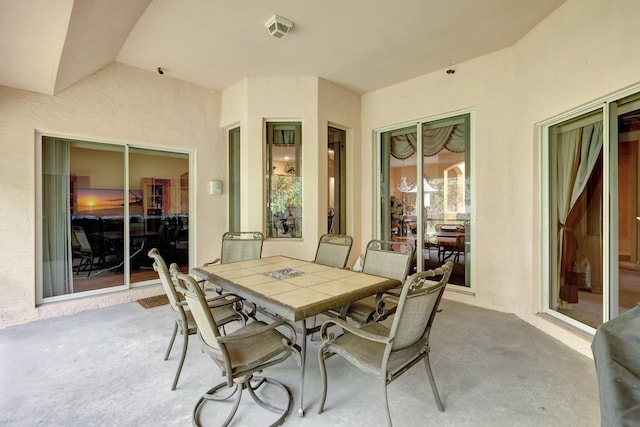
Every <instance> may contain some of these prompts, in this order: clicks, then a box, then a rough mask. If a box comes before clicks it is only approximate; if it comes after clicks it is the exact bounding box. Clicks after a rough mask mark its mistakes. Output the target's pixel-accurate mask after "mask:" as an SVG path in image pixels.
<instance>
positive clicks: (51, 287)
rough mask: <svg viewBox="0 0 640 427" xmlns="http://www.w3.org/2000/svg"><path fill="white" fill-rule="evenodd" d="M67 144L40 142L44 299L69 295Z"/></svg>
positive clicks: (57, 140) (62, 141)
mask: <svg viewBox="0 0 640 427" xmlns="http://www.w3.org/2000/svg"><path fill="white" fill-rule="evenodd" d="M70 211H71V209H70V204H69V142H68V141H66V140H60V139H55V138H47V137H43V138H42V256H43V263H42V276H43V277H42V279H43V281H42V283H43V296H44V297H45V298H47V297H53V296H58V295H64V294H68V293H71V292H72V291H73V290H72V284H71V280H70V274H71V272H70V268H71V259H70V252H71V251H70V248H69V242H68V239H67V236H68V235H69V218H70Z"/></svg>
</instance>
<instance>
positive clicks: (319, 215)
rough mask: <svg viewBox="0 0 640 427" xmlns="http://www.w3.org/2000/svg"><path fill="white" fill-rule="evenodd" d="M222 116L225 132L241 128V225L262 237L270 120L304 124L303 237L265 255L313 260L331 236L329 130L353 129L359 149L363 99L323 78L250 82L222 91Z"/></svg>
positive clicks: (279, 242) (275, 245) (270, 244)
mask: <svg viewBox="0 0 640 427" xmlns="http://www.w3.org/2000/svg"><path fill="white" fill-rule="evenodd" d="M221 117H222V119H221V126H223V127H229V126H230V125H231V124H233V123H240V124H241V135H240V140H241V153H240V158H241V174H242V175H241V184H240V185H241V199H242V208H241V224H242V226H243V228H244V229H246V230H260V231H263V232H265V218H264V208H263V207H264V206H265V200H264V197H265V187H264V184H265V182H264V162H265V157H264V156H265V145H264V126H265V120H275V121H288V120H292V121H300V122H302V163H301V165H302V205H303V208H302V222H303V235H302V238H301V239H288V238H287V239H267V240H266V241H265V243H264V246H263V255H265V256H268V255H271V254H282V255H290V256H297V257H301V258H306V259H312V258H313V256H314V254H315V251H316V248H317V245H318V238H319V237H320V235H321V234H323V233H325V232H326V231H325V228H326V216H325V215H324V212H326V211H327V206H326V205H327V202H326V200H327V185H326V184H325V183H326V182H327V180H328V178H327V126H328V125H329V124H334V125H340V126H342V127H343V128H345V129H350V131H349V135H350V136H348V138H351V139H350V140H351V142H352V144H351V145H352V147H353V146H355V145H357V144H358V143H359V128H360V97H359V96H358V95H356V94H354V93H352V92H350V91H348V90H346V89H343V88H341V87H339V86H336V85H334V84H332V83H330V82H327V81H325V80H323V79H319V78H318V77H272V78H246V79H244V80H243V81H241V82H239V83H237V84H236V85H234V86H232V87H230V88H228V89H226V90H224V91H223V93H222V113H221ZM351 150H353V148H351ZM348 157H349V156H348ZM350 157H351V161H349V159H348V160H347V162H348V163H349V165H352V164H358V163H359V158H358V157H357V156H356V155H355V154H353V152H352V155H351V156H350ZM347 170H348V171H350V172H349V175H350V178H351V180H352V181H353V182H357V181H358V178H356V177H355V176H354V175H353V173H354V171H355V170H357V169H356V168H355V167H354V168H350V167H348V168H347ZM348 180H349V177H348ZM353 191H354V190H353V189H352V190H351V192H352V193H351V194H353ZM353 208H354V210H353V212H359V206H353ZM353 212H351V213H350V215H351V217H350V218H351V226H352V227H354V228H355V225H354V224H357V222H358V221H357V219H356V218H358V216H356V214H354V213H353Z"/></svg>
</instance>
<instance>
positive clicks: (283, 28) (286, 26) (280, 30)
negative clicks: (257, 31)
mask: <svg viewBox="0 0 640 427" xmlns="http://www.w3.org/2000/svg"><path fill="white" fill-rule="evenodd" d="M264 26H265V27H267V31H269V34H271V35H272V36H273V37H276V38H279V39H281V38H282V37H284V36H286V35H287V33H288V32H289V30H290V29H291V27H293V22H291V21H289V20H288V19H285V18H283V17H282V16H278V15H273V16H272V17H271V18H269V20H268V21H267V22H266V23H265V24H264Z"/></svg>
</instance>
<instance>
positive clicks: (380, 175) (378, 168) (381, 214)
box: [373, 108, 476, 295]
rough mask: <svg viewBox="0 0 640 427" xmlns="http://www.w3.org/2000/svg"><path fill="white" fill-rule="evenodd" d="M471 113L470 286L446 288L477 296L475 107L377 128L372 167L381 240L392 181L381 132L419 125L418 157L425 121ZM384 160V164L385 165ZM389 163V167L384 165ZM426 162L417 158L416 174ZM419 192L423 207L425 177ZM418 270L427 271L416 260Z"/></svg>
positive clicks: (420, 243)
mask: <svg viewBox="0 0 640 427" xmlns="http://www.w3.org/2000/svg"><path fill="white" fill-rule="evenodd" d="M464 115H468V116H469V120H468V126H469V129H467V130H468V132H469V145H468V150H465V163H466V165H465V168H466V169H468V177H469V180H470V183H469V188H470V195H467V196H466V197H467V199H468V200H466V202H467V203H469V218H468V221H469V225H470V227H469V228H470V231H467V236H466V238H465V249H464V251H465V254H464V256H465V275H467V277H468V284H469V286H468V287H467V286H460V285H456V284H448V285H447V289H449V290H455V291H459V292H462V293H466V294H471V295H475V292H476V285H475V280H474V278H475V264H474V262H473V259H472V251H471V250H472V248H473V242H475V229H476V227H475V224H476V208H475V206H476V202H475V201H476V178H475V172H476V168H475V141H476V133H475V127H476V126H475V120H476V118H475V109H473V108H469V109H464V110H458V111H453V112H450V113H444V114H439V115H434V116H430V117H426V118H422V119H420V120H412V121H408V122H403V123H399V124H395V125H392V126H386V127H383V128H377V129H374V138H373V140H374V144H375V147H374V156H375V159H374V170H373V174H374V176H373V182H374V183H375V189H374V191H375V198H374V203H375V206H374V210H373V211H374V234H375V236H376V237H375V238H377V239H380V238H382V236H383V234H384V230H383V222H382V218H385V217H386V214H387V213H388V212H389V211H388V208H385V206H383V205H382V203H381V200H383V192H384V191H388V190H389V189H388V188H385V187H383V183H385V182H387V181H388V180H389V170H388V169H389V168H388V166H389V165H388V159H385V160H383V157H382V154H383V147H382V135H383V134H384V133H385V132H389V131H394V130H399V129H402V128H407V127H410V126H415V127H416V154H417V157H418V159H422V158H423V151H422V132H420V131H419V130H422V125H423V124H428V123H430V122H435V121H438V120H443V119H451V118H455V117H458V116H464ZM383 163H385V164H383ZM385 166H386V169H384V167H385ZM423 167H424V162H423V161H418V162H416V176H418V177H419V176H424V171H423ZM416 184H417V194H416V206H424V192H423V184H424V180H423V179H417V180H416ZM422 212H423V210H422V209H420V210H416V214H418V213H419V218H417V220H416V227H417V240H416V247H420V248H421V247H424V221H423V220H422V215H423V214H422ZM417 269H418V271H422V270H424V266H423V263H417Z"/></svg>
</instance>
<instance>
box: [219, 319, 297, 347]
mask: <svg viewBox="0 0 640 427" xmlns="http://www.w3.org/2000/svg"><path fill="white" fill-rule="evenodd" d="M280 326H284V327H285V328H286V329H288V330H289V332H290V335H289V337H288V339H289V341H290V343H291V344H295V343H296V340H297V337H298V335H297V333H296V330H295V328H294V327H293V326H292V325H291V324H290V323H288V322H285V321H284V320H279V321H277V322H273V323H265V324H264V325H263V326H261V327H259V328H256V329H253V330H252V331H250V332H245V333H234V332H232V333H231V334H228V335H223V336H221V337H218V341H219V342H220V343H226V342H231V341H239V340H243V339H246V338H249V337H253V336H256V335H260V334H263V333H265V332H266V331H269V330H271V329H276V328H277V327H280ZM241 330H242V329H239V331H241Z"/></svg>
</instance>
